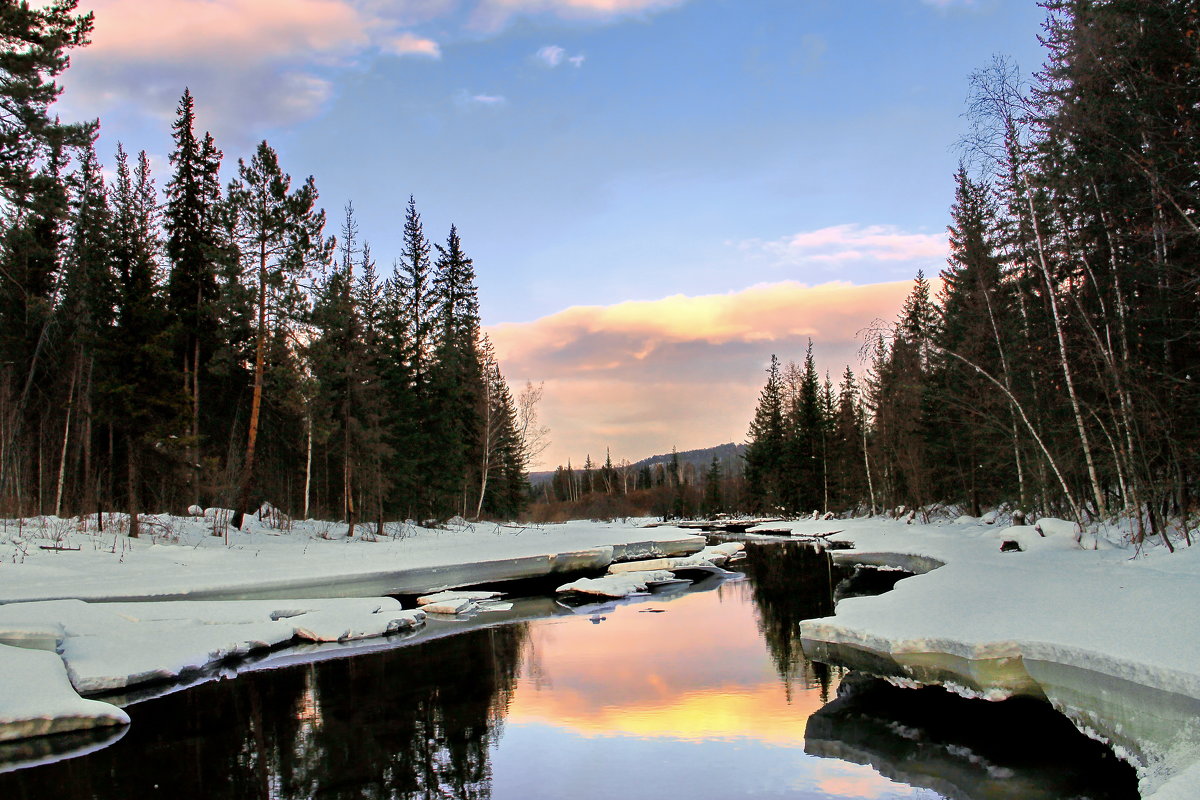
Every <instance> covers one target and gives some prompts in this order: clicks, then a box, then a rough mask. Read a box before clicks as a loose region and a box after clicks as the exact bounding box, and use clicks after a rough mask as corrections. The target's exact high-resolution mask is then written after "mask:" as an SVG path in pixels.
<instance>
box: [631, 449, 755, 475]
mask: <svg viewBox="0 0 1200 800" xmlns="http://www.w3.org/2000/svg"><path fill="white" fill-rule="evenodd" d="M745 452H746V445H744V444H734V443H733V442H730V443H729V444H719V445H717V446H716V447H705V448H702V449H700V450H683V451H681V452H680V453H679V463H680V464H692V465H693V466H695V467H696V470H697V471H698V472H700V473H701V474H703V472H704V470H705V469H707V467H708V465H709V464H711V463H712V460H713V456H716V457H717V459H718V460H719V461H720V462H721V463H722V464H725V465H729V464H732V463H733V462H736V461H739V460H740V459H741V457H742V455H743V454H744V453H745ZM670 463H671V454H670V453H663V454H662V455H658V456H650V457H649V458H643V459H642V460H641V461H639V462H637V463H636V464H634V465H633V466H634V468H635V469H641V468H642V467H643V466H647V467H652V466H654V465H655V464H670ZM739 471H740V470H739Z"/></svg>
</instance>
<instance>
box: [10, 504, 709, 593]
mask: <svg viewBox="0 0 1200 800" xmlns="http://www.w3.org/2000/svg"><path fill="white" fill-rule="evenodd" d="M227 512H228V510H227V509H213V508H210V509H207V510H206V511H205V519H196V518H191V517H168V516H166V515H161V516H157V517H155V520H156V524H155V525H154V526H144V527H147V528H149V530H150V531H151V533H152V535H147V536H144V537H143V538H140V539H129V538H127V537H126V536H125V535H124V533H121V532H119V530H118V529H119V527H120V526H119V525H118V524H117V521H118V520H117V519H116V518H117V516H118V515H107V517H106V520H107V522H106V525H105V532H104V533H100V532H98V531H97V530H96V526H95V519H94V516H93V517H88V518H85V519H82V520H79V519H76V520H56V519H54V518H46V519H45V520H44V521H43V522H42V523H39V526H34V525H30V524H26V525H25V526H24V527H22V529H21V531H22V534H21V535H22V537H23V538H24V539H25V540H27V543H26V544H25V545H24V546H18V545H14V544H12V542H11V541H8V542H4V537H3V536H2V535H0V543H3V544H0V563H3V565H4V578H3V580H2V581H0V603H5V602H17V601H31V600H53V599H60V598H78V599H84V600H104V601H116V600H129V601H135V600H136V601H143V600H256V599H275V598H291V599H295V598H325V597H377V596H382V595H397V594H423V593H426V592H429V591H431V590H434V589H438V588H441V587H461V586H472V585H480V584H489V583H495V582H499V581H506V580H517V579H524V578H544V577H547V576H550V575H556V574H564V573H570V572H581V571H585V570H596V571H602V570H604V569H605V568H607V567H608V565H609V564H611V563H612V562H614V561H623V560H631V559H635V558H654V557H667V558H669V557H676V556H686V555H690V554H692V553H695V552H698V551H700V550H701V549H702V548H703V547H704V539H703V537H701V536H697V535H695V534H692V533H688V532H685V531H682V530H679V529H678V528H640V527H634V526H632V525H622V524H619V523H614V524H611V525H610V524H596V523H589V522H582V523H580V522H576V523H568V524H565V525H555V526H545V527H538V526H530V527H526V528H520V529H518V528H506V527H501V526H496V525H479V524H476V525H469V526H466V527H465V528H463V529H461V530H453V531H447V530H437V529H428V528H419V527H416V526H413V525H407V524H406V525H401V524H398V523H389V524H388V527H387V528H386V532H387V534H388V535H387V536H385V537H384V538H382V539H380V540H379V541H372V540H371V538H372V537H359V536H355V537H353V538H351V539H349V540H347V539H346V538H345V535H344V534H345V525H344V524H335V523H327V522H325V523H323V522H318V521H312V520H305V521H293V522H292V524H291V528H290V530H286V531H281V530H277V529H275V528H272V527H271V525H270V522H269V520H259V519H257V518H255V517H253V516H250V517H247V518H246V523H245V524H246V529H245V530H240V531H239V530H236V529H230V530H229V531H228V534H229V545H228V546H227V545H226V544H225V540H224V538H223V537H218V536H213V535H212V530H213V527H214V525H216V526H218V527H221V526H222V525H223V523H222V521H221V519H222V518H223V517H225V516H226V514H227ZM8 525H9V528H8V529H9V531H14V523H11V522H10V523H8ZM60 529H62V530H67V531H68V533H67V534H66V538H65V540H64V543H65V544H66V545H68V546H72V547H80V548H81V549H80V550H78V551H72V552H48V551H42V550H39V549H38V548H36V547H32V546H30V545H29V543H28V542H29V541H32V540H35V539H37V538H43V539H45V540H47V541H53V539H54V533H55V531H57V530H60ZM10 536H11V534H10ZM5 547H7V548H8V549H7V550H5V549H4V548H5ZM14 561H15V562H17V563H12V562H14Z"/></svg>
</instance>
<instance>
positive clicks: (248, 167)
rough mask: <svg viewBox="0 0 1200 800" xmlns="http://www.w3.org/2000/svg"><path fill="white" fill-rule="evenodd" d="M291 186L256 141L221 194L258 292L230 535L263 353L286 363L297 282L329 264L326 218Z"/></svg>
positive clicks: (248, 481) (249, 476) (312, 195)
mask: <svg viewBox="0 0 1200 800" xmlns="http://www.w3.org/2000/svg"><path fill="white" fill-rule="evenodd" d="M291 181H292V179H291V176H290V175H287V174H286V173H284V172H283V171H282V170H281V169H280V168H279V158H278V156H277V155H276V154H275V151H274V150H273V149H272V148H271V146H270V145H268V144H267V143H266V141H263V142H261V143H260V144H259V145H258V149H257V150H256V151H255V154H254V157H253V158H252V159H251V160H250V162H249V163H247V162H245V161H243V160H239V161H238V177H237V178H236V179H235V180H234V181H233V182H232V183H231V184H230V186H229V190H228V203H229V206H230V208H231V210H232V217H233V221H234V227H233V230H232V234H233V237H234V243H235V244H236V245H237V247H238V250H239V253H240V257H241V263H242V268H243V270H244V271H247V272H250V273H252V274H254V275H255V276H256V280H255V283H256V284H257V286H256V289H255V291H256V297H255V304H256V306H257V319H256V324H255V327H254V330H255V353H254V390H253V395H252V399H251V407H250V420H249V430H248V432H247V443H246V454H245V457H244V459H243V461H242V468H241V476H240V477H239V479H238V492H237V498H238V499H237V505H236V506H235V509H234V518H233V520H232V522H233V526H234V527H235V528H240V527H241V525H242V520H243V514H244V512H245V509H246V506H247V505H248V504H249V501H250V491H251V488H252V485H253V480H254V464H255V456H256V452H257V444H258V433H259V418H260V414H261V411H262V402H263V387H264V377H265V374H266V367H267V357H268V345H270V344H274V345H275V347H276V348H277V355H278V357H280V358H285V357H286V352H285V350H286V348H287V347H288V344H287V341H286V340H287V338H288V337H287V328H288V327H289V325H290V324H291V323H292V321H293V320H294V319H295V317H296V315H297V313H298V309H297V306H298V305H299V304H300V303H299V299H300V295H299V287H298V281H299V280H300V278H301V277H302V276H304V275H305V274H307V272H308V271H309V270H310V269H311V266H312V265H313V264H314V263H323V262H324V261H326V260H327V258H328V246H327V245H326V244H325V243H324V242H323V241H322V238H321V230H322V228H323V227H324V225H325V212H324V211H318V210H317V209H316V208H315V204H316V200H317V189H316V185H315V183H314V182H313V179H312V178H311V177H310V178H309V179H308V180H307V181H306V182H305V183H304V185H303V186H301V187H300V188H298V189H296V190H295V191H292V190H291ZM268 312H270V317H268ZM281 348H282V349H281Z"/></svg>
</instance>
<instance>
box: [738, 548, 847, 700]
mask: <svg viewBox="0 0 1200 800" xmlns="http://www.w3.org/2000/svg"><path fill="white" fill-rule="evenodd" d="M741 568H743V569H744V570H745V572H746V574H747V575H748V576H749V577H750V579H751V581H750V585H751V587H752V590H751V591H752V596H753V598H754V605H755V606H756V607H757V609H758V629H759V631H760V632H761V633H762V635H763V638H764V639H766V642H767V648H768V649H769V650H770V653H771V659H772V660H773V661H774V662H775V669H776V670H777V671H778V672H779V677H780V679H782V681H783V683H784V687H785V688H786V690H787V693H788V698H789V700H790V698H791V689H792V686H793V685H794V684H795V683H796V682H797V681H799V682H800V684H801V685H802V686H803V687H805V688H809V689H811V688H816V687H820V689H821V700H822V702H825V701H826V700H828V694H829V686H830V680H831V677H832V676H831V675H830V668H829V667H828V666H826V665H825V664H819V663H812V662H809V661H807V660H806V659H805V658H804V651H803V650H802V649H801V647H800V623H801V621H803V620H806V619H814V618H816V617H826V616H829V615H830V614H832V613H833V598H832V585H833V583H835V582H836V580H837V579H836V577H835V576H834V575H833V573H832V569H833V568H832V567H831V566H830V563H829V558H828V556H827V555H826V554H825V553H824V552H823V551H820V550H817V549H816V548H814V547H812V546H810V545H805V544H801V543H800V542H772V543H770V544H754V543H747V545H746V560H745V561H744V562H742V565H741Z"/></svg>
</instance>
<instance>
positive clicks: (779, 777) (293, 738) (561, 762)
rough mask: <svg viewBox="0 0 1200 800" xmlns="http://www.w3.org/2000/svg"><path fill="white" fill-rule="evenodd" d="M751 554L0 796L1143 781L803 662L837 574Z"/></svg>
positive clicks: (987, 786) (773, 790)
mask: <svg viewBox="0 0 1200 800" xmlns="http://www.w3.org/2000/svg"><path fill="white" fill-rule="evenodd" d="M749 556H750V557H749V558H748V560H747V561H746V562H744V564H743V566H742V567H741V569H742V571H744V572H745V574H746V578H745V579H741V580H727V581H720V580H710V581H708V582H706V583H702V584H697V585H695V586H693V587H690V588H688V589H687V590H683V591H677V592H675V593H672V594H669V595H655V596H653V597H651V598H647V599H644V600H641V601H639V602H633V603H623V604H608V605H600V604H595V605H593V606H590V607H587V606H585V607H581V608H576V609H573V610H568V609H565V608H562V607H559V606H557V605H553V606H552V605H551V604H549V603H547V601H545V600H535V601H531V602H530V603H526V604H521V603H518V607H517V608H516V609H514V614H515V615H516V616H518V617H519V616H520V615H521V613H522V608H524V609H525V613H526V615H528V613H530V609H533V611H534V612H536V613H537V614H541V615H543V616H542V617H541V618H537V619H533V620H532V621H527V622H517V623H510V624H504V625H499V626H495V627H490V628H478V627H476V628H473V629H467V628H468V626H465V625H464V626H462V627H463V628H464V629H465V630H464V631H463V632H461V633H457V634H456V635H452V636H445V637H443V638H437V639H433V640H427V641H422V642H418V643H410V644H403V643H401V642H396V646H395V647H391V648H389V649H386V650H383V651H380V652H374V653H369V654H365V655H359V656H356V657H353V658H343V659H337V660H329V661H324V662H320V663H309V664H303V665H300V666H293V667H288V668H282V669H270V670H262V671H257V672H250V673H248V674H243V675H241V676H239V677H238V678H237V679H236V680H222V681H213V682H209V683H205V684H201V685H199V686H196V687H193V688H191V689H188V690H186V691H182V692H178V693H175V694H170V695H167V696H163V697H159V698H157V699H152V700H147V701H144V702H139V703H135V704H133V705H131V706H129V708H128V710H129V712H130V715H131V716H132V718H133V724H132V726H131V727H130V728H129V729H128V731H127V732H126V734H125V735H124V736H123V737H122V738H120V740H119V741H117V742H116V743H115V744H111V745H109V746H107V747H103V748H102V749H99V750H97V751H96V752H94V753H92V754H90V755H87V756H82V757H78V758H72V759H68V760H63V761H58V762H55V763H50V764H47V765H45V766H39V767H32V768H27V769H21V770H17V771H15V772H10V773H8V774H3V775H0V797H2V798H5V799H6V800H21V799H23V798H39V799H40V798H52V797H53V798H129V797H138V798H142V797H150V798H153V797H158V796H162V797H172V798H179V797H196V798H206V799H212V798H242V797H256V798H480V799H482V798H496V799H497V800H501V799H508V798H511V799H512V800H532V799H534V798H564V797H571V798H578V799H581V800H588V799H589V798H612V797H654V796H661V797H688V798H732V797H746V798H842V797H856V798H879V799H880V800H890V799H891V798H940V797H953V798H979V799H980V800H982V799H983V798H1009V797H1011V798H1018V797H1020V798H1039V797H1044V798H1059V797H1091V798H1094V799H1095V800H1102V799H1103V800H1106V799H1107V798H1113V799H1114V800H1116V798H1128V797H1136V796H1137V795H1136V791H1135V790H1134V789H1133V788H1132V787H1133V785H1134V784H1133V780H1132V772H1131V771H1130V770H1128V768H1125V767H1123V765H1120V764H1118V763H1117V762H1116V761H1115V759H1113V758H1112V757H1111V756H1109V755H1107V754H1106V752H1105V751H1104V750H1103V749H1102V748H1100V747H1099V746H1098V745H1096V744H1095V743H1094V742H1090V740H1087V739H1085V738H1083V737H1082V736H1079V735H1078V734H1076V733H1075V732H1074V730H1073V729H1071V728H1070V726H1069V725H1068V724H1066V723H1065V721H1064V720H1062V719H1061V718H1060V717H1057V715H1054V714H1053V713H1052V712H1049V711H1048V709H1047V708H1046V707H1045V706H1044V704H1038V703H1017V704H1009V703H1004V704H989V703H985V702H983V701H964V700H961V699H959V698H956V697H953V696H951V695H947V694H946V693H945V692H941V691H940V690H921V692H925V694H923V695H922V694H921V692H915V691H912V690H899V689H895V688H893V687H890V686H888V685H886V684H881V683H880V682H877V681H869V680H864V679H862V678H860V677H858V676H853V675H851V676H845V675H843V674H841V672H840V671H839V670H837V669H834V668H829V667H825V666H824V665H820V664H812V663H809V662H807V661H806V660H805V659H804V656H803V653H802V651H801V649H800V644H799V639H798V634H799V622H800V620H802V619H805V618H808V617H815V616H823V615H825V614H828V613H830V610H831V608H832V600H831V596H832V594H833V591H834V588H835V586H836V584H837V583H838V581H839V580H840V579H841V578H842V577H844V576H842V575H838V574H835V572H834V571H833V569H832V568H831V567H830V566H829V564H828V562H827V561H826V560H825V559H824V558H823V557H821V556H819V555H817V554H816V553H815V552H814V551H812V550H809V549H807V548H804V547H802V546H800V545H796V544H786V543H785V544H777V545H769V546H751V547H750V549H749ZM551 609H553V610H551ZM546 614H553V616H545V615H546ZM460 624H461V623H454V622H446V623H443V624H442V625H441V626H439V630H438V631H437V632H439V633H446V632H452V631H453V630H454V626H456V625H460ZM840 684H844V689H845V690H844V691H843V694H844V695H845V697H844V698H843V699H841V700H837V702H833V703H832V704H830V705H828V706H827V705H826V704H827V703H830V701H832V700H834V699H835V698H836V696H837V694H838V687H839V685H840ZM851 689H853V691H850V690H851ZM997 708H1002V709H1011V711H1004V712H1003V713H1002V714H1001V715H1000V717H996V716H995V715H994V713H993V712H995V711H996V709H997ZM822 709H824V710H822ZM989 715H991V716H989ZM810 719H811V720H812V722H811V723H810ZM1048 719H1049V720H1051V721H1049V722H1048V721H1047V720H1048ZM1053 721H1057V723H1058V725H1057V726H1056V725H1055V724H1053ZM1064 726H1065V728H1064ZM806 728H809V730H808V733H809V736H808V739H807V740H806ZM1023 743H1027V744H1023ZM2 755H3V754H2V753H0V757H2ZM856 762H857V763H856ZM885 775H888V776H891V777H885ZM909 784H911V785H909Z"/></svg>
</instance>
